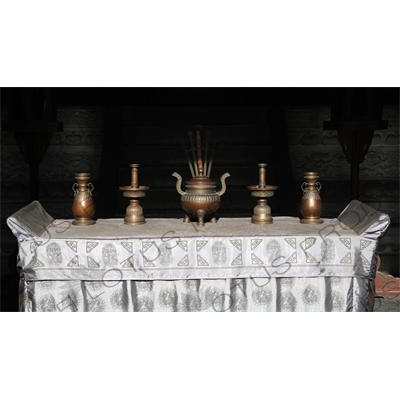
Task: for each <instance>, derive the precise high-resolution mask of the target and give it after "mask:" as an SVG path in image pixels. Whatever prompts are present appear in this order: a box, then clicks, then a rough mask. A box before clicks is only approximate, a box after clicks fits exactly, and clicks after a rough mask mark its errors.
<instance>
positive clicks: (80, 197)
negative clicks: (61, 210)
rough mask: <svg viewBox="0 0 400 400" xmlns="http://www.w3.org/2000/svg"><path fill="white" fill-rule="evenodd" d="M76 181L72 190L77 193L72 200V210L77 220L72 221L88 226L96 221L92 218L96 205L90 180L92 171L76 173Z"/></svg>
mask: <svg viewBox="0 0 400 400" xmlns="http://www.w3.org/2000/svg"><path fill="white" fill-rule="evenodd" d="M75 179H76V181H77V182H75V183H74V184H73V186H72V190H73V191H74V193H75V196H74V201H73V202H72V212H73V214H74V217H75V220H74V221H72V224H73V225H78V226H86V225H93V224H95V223H96V221H94V220H93V219H92V217H93V214H94V211H95V206H94V201H93V198H92V191H93V189H94V187H93V185H92V184H91V183H90V182H89V179H90V173H88V172H79V173H76V174H75Z"/></svg>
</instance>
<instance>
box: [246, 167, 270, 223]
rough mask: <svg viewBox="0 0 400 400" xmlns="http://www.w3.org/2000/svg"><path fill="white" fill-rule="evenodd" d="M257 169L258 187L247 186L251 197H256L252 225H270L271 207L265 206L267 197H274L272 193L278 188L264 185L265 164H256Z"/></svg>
mask: <svg viewBox="0 0 400 400" xmlns="http://www.w3.org/2000/svg"><path fill="white" fill-rule="evenodd" d="M257 165H258V167H259V183H258V185H252V186H247V189H249V190H250V191H251V195H252V196H253V197H257V198H258V200H257V205H256V206H255V207H254V211H253V217H252V218H251V223H252V224H272V222H273V219H272V217H271V207H270V206H269V205H268V204H267V203H268V202H267V199H268V197H272V196H273V195H274V191H275V190H276V189H278V186H272V185H267V184H266V169H267V164H265V163H260V164H257Z"/></svg>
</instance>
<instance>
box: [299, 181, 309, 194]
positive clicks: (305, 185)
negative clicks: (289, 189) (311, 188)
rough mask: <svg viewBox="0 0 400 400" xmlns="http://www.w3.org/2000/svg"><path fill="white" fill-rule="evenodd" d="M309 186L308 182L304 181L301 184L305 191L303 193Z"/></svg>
mask: <svg viewBox="0 0 400 400" xmlns="http://www.w3.org/2000/svg"><path fill="white" fill-rule="evenodd" d="M307 187H308V183H307V182H303V183H302V184H301V190H302V191H303V193H306V192H307Z"/></svg>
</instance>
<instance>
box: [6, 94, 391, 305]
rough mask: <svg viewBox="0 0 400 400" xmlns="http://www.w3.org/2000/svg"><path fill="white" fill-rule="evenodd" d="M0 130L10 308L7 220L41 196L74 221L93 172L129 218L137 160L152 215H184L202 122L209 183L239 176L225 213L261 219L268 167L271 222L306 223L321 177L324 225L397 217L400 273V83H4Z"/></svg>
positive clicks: (110, 201)
mask: <svg viewBox="0 0 400 400" xmlns="http://www.w3.org/2000/svg"><path fill="white" fill-rule="evenodd" d="M1 123H2V129H1V286H2V290H1V294H2V298H1V310H2V311H16V310H17V290H18V274H17V270H16V255H17V240H16V238H15V237H14V236H13V235H12V233H11V231H10V230H9V228H8V227H7V225H6V218H7V217H9V216H10V215H11V214H13V213H14V212H15V211H17V210H19V209H20V208H22V207H24V206H25V205H27V204H28V203H30V202H31V201H32V200H39V201H40V202H41V204H42V205H43V207H44V208H45V210H46V211H47V212H48V213H49V214H50V215H51V216H52V217H53V218H73V214H72V208H71V207H72V201H73V198H74V192H73V190H72V186H73V184H74V182H75V179H74V176H75V173H76V172H90V173H91V182H92V183H93V186H94V191H93V197H94V200H95V203H96V213H95V218H115V217H117V218H122V217H123V216H124V213H125V209H126V207H127V205H128V200H127V199H126V198H124V197H123V196H122V192H121V190H119V187H120V186H125V185H129V184H130V180H131V176H130V167H129V165H130V164H133V163H137V164H140V168H139V184H140V185H145V186H149V187H150V189H149V191H148V192H147V193H146V197H145V198H143V199H142V200H141V205H142V207H143V210H144V215H145V217H146V218H152V217H167V218H181V217H183V211H182V209H181V206H180V195H179V194H178V193H177V191H176V187H175V185H176V180H175V178H174V177H172V173H173V172H178V173H179V174H180V175H182V177H183V180H184V181H187V180H189V178H190V171H189V168H188V163H187V157H186V154H185V149H184V145H183V143H185V144H186V146H188V145H189V142H188V132H190V131H192V132H194V131H195V130H196V127H198V126H200V127H201V132H202V138H203V139H204V140H205V138H206V137H208V138H209V144H210V152H212V154H213V167H212V171H211V178H212V179H213V180H214V181H215V182H216V183H217V186H218V187H219V178H220V176H221V175H222V174H223V173H225V172H229V173H230V175H231V176H230V177H229V178H228V179H227V181H226V184H227V191H226V193H225V194H224V195H223V196H222V198H221V207H220V209H219V210H218V213H217V216H218V217H249V218H250V217H251V215H252V212H253V208H254V206H255V200H254V198H252V197H251V196H250V193H249V191H248V189H247V186H249V185H253V184H258V167H257V164H258V163H267V164H268V167H267V183H268V184H273V185H276V186H278V190H277V191H276V193H275V194H274V196H273V197H272V198H271V200H269V205H270V206H271V209H272V215H273V216H274V215H275V216H278V215H290V216H297V217H301V214H300V211H299V204H300V200H301V197H302V194H303V193H302V190H301V184H302V183H303V182H304V179H303V174H304V172H307V171H317V172H318V173H319V182H320V183H321V185H322V188H321V192H320V195H321V198H322V202H323V212H322V217H323V218H333V217H336V216H338V215H339V214H340V212H341V211H342V210H343V209H344V208H345V207H346V205H347V204H348V203H349V202H350V201H351V199H353V198H357V199H358V200H360V201H362V202H364V203H366V204H368V205H370V206H372V207H374V208H376V209H377V210H379V211H381V212H384V213H387V214H388V215H389V216H390V218H391V225H390V227H389V230H388V232H387V234H386V236H385V237H384V238H382V239H381V240H380V242H379V248H378V253H379V255H380V257H381V260H382V262H381V266H380V271H384V272H386V273H388V274H391V275H393V276H395V277H399V88H387V87H386V88H376V87H374V88H361V87H357V88H348V87H346V88H301V87H299V88H279V87H273V88H233V87H232V88H70V87H68V88H67V87H60V88H2V89H1ZM352 138H353V139H352ZM355 138H358V139H355ZM350 150H351V151H350ZM210 154H211V153H210ZM360 160H362V161H360ZM359 161H360V162H359Z"/></svg>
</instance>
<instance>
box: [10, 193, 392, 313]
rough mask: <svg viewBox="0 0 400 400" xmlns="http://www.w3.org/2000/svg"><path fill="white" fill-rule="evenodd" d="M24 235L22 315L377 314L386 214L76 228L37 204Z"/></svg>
mask: <svg viewBox="0 0 400 400" xmlns="http://www.w3.org/2000/svg"><path fill="white" fill-rule="evenodd" d="M7 223H8V226H9V227H10V229H11V230H12V232H13V233H14V235H15V236H16V237H17V239H18V245H19V254H18V260H17V267H18V270H19V273H20V300H19V309H20V311H58V312H67V311H211V312H213V311H214V312H232V311H372V309H373V305H374V287H373V281H374V278H375V274H376V259H377V254H376V249H377V245H378V241H379V239H380V238H381V237H382V236H383V235H384V234H385V233H386V230H387V228H388V226H389V224H390V219H389V217H388V215H386V214H383V213H380V212H378V211H377V210H374V209H373V208H371V207H369V206H368V205H366V204H363V203H361V202H359V201H357V200H353V201H352V202H351V203H350V204H349V205H348V206H347V207H346V208H345V210H343V212H342V213H341V214H340V215H339V216H338V218H333V219H323V223H322V224H319V225H312V224H302V223H300V220H299V219H298V218H294V217H275V218H274V219H273V223H272V224H267V225H256V224H252V223H251V222H250V218H220V219H219V220H218V222H217V223H206V224H205V226H197V224H196V223H184V222H183V220H182V219H147V221H146V223H145V224H143V225H137V226H129V225H126V224H124V221H123V219H99V220H97V221H96V223H95V224H94V225H89V226H75V225H73V224H72V220H63V219H56V220H55V219H53V218H52V217H51V216H50V215H49V214H48V213H47V212H46V211H45V210H44V209H43V207H42V206H41V204H40V203H39V202H38V201H34V202H32V203H30V204H29V205H27V206H26V207H24V208H23V209H21V210H19V211H18V212H16V213H15V214H13V215H12V216H10V217H9V218H8V219H7Z"/></svg>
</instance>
